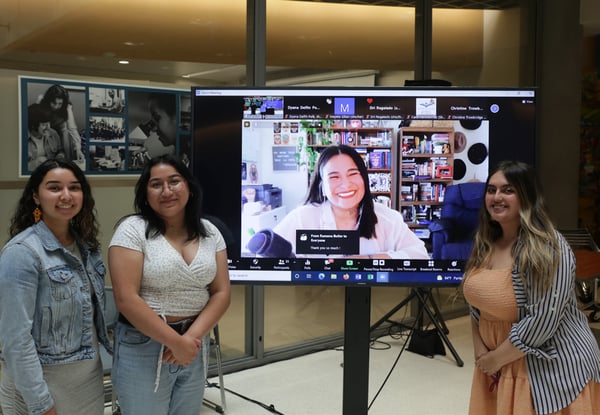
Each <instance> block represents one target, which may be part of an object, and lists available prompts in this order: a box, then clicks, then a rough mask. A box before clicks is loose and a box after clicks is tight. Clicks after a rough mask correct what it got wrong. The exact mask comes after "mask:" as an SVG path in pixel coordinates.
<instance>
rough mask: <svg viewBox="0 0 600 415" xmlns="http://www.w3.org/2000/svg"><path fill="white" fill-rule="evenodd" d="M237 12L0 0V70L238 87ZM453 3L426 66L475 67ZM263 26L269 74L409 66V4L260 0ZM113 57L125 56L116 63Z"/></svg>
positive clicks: (466, 26)
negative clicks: (432, 63)
mask: <svg viewBox="0 0 600 415" xmlns="http://www.w3.org/2000/svg"><path fill="white" fill-rule="evenodd" d="M348 1H350V0H348ZM505 1H506V0H505ZM581 2H582V3H581V16H582V19H581V21H582V24H583V25H584V30H585V33H586V34H588V35H590V34H597V33H600V1H598V0H581ZM354 3H366V2H365V1H363V2H360V1H355V2H354ZM371 3H379V4H383V3H390V1H389V0H387V1H385V0H380V1H379V2H378V1H374V2H371ZM392 3H394V2H392ZM395 3H396V4H400V3H410V2H395ZM445 3H448V4H450V3H453V5H454V6H455V7H456V5H457V4H458V3H463V4H464V3H479V4H480V5H483V4H484V3H486V0H479V1H475V2H473V1H467V0H447V1H446V2H445ZM487 3H490V2H489V1H487ZM491 3H496V4H498V2H491ZM509 3H510V2H509ZM245 9H246V0H222V1H214V0H179V1H169V0H88V1H81V0H53V1H47V0H44V1H40V0H2V1H0V68H10V69H20V70H33V71H43V72H55V73H64V74H78V75H86V76H103V77H115V78H123V79H132V78H135V79H146V80H149V81H157V82H168V83H188V82H193V83H196V84H200V83H206V84H225V83H233V84H243V83H244V82H245V81H244V77H245V72H246V69H245V62H246V56H245V51H246V40H245V37H246V33H245V27H246V14H245ZM453 10H455V9H453ZM453 10H450V9H436V13H438V14H436V15H434V19H435V20H434V22H435V24H434V33H433V40H434V44H435V45H436V50H437V51H438V52H437V53H438V54H439V55H438V56H436V64H440V62H441V63H442V64H443V65H446V66H449V67H452V66H454V67H457V66H459V65H461V66H464V67H468V66H476V65H477V64H478V63H479V62H480V60H481V50H482V40H481V36H480V35H479V36H477V34H478V33H479V34H480V33H481V25H482V18H481V11H480V10H474V9H471V10H468V11H464V13H465V14H464V15H462V16H461V19H460V24H456V23H455V22H456V19H455V18H453V17H451V14H452V13H455V11H453ZM461 13H463V12H461ZM436 16H437V18H436ZM446 16H447V18H446ZM267 33H268V39H267V65H268V68H269V73H270V77H275V76H277V75H276V74H279V75H278V76H280V77H293V76H298V75H301V74H302V75H303V74H310V73H319V72H327V71H340V70H346V69H349V68H352V69H377V70H387V69H406V70H410V69H411V68H412V67H413V64H412V61H413V57H414V49H413V48H414V46H413V45H414V42H413V39H414V9H413V8H411V7H391V6H367V5H359V4H340V3H339V2H338V3H331V2H306V1H286V0H269V2H268V8H267ZM456 44H460V45H461V47H460V48H456V47H455V46H453V45H456ZM357 54H360V56H361V59H362V60H363V61H364V63H363V64H362V67H361V68H356V65H357V63H356V55H357ZM120 59H127V60H129V61H130V63H129V64H128V65H120V64H118V63H117V62H118V60H120ZM288 68H294V69H293V70H292V69H288ZM186 74H187V75H189V74H191V75H192V77H191V78H189V79H191V80H189V79H188V80H186V79H185V78H182V76H184V75H186Z"/></svg>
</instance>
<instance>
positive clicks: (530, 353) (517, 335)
mask: <svg viewBox="0 0 600 415" xmlns="http://www.w3.org/2000/svg"><path fill="white" fill-rule="evenodd" d="M558 241H559V246H560V261H559V265H558V270H557V272H556V274H555V275H554V280H553V284H552V287H551V289H549V290H545V291H543V292H542V291H541V290H537V289H535V287H531V286H528V287H527V289H526V288H525V286H524V285H523V282H522V281H521V278H520V277H519V273H518V270H517V269H514V270H513V272H512V284H513V288H514V291H515V297H516V300H517V309H518V321H517V322H516V323H515V324H513V325H512V328H511V330H510V334H509V339H510V342H511V343H512V344H513V346H515V347H516V348H518V349H519V350H521V351H522V352H524V353H525V354H526V362H527V372H528V375H529V383H530V385H531V395H532V398H533V406H534V408H535V411H536V413H537V414H538V415H546V414H549V413H552V412H556V411H559V410H561V409H564V408H566V407H567V406H569V405H570V404H571V403H572V402H573V400H575V398H576V397H577V395H579V393H581V391H582V390H583V388H584V387H585V385H586V384H587V383H588V382H589V381H590V380H593V381H595V382H598V383H600V351H599V350H598V343H597V341H596V339H595V337H594V335H593V334H592V332H591V330H590V328H589V325H588V322H587V318H586V316H585V315H584V314H583V313H582V312H581V311H580V310H579V308H578V306H577V298H576V296H575V256H574V255H573V252H572V251H571V248H570V247H569V244H568V243H567V241H566V240H565V239H564V238H563V237H562V235H560V234H558ZM471 313H472V315H473V318H475V319H476V320H477V321H479V311H478V310H477V309H475V308H474V307H472V308H471Z"/></svg>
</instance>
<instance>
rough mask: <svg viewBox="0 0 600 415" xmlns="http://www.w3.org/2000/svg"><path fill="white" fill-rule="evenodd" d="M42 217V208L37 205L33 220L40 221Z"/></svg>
mask: <svg viewBox="0 0 600 415" xmlns="http://www.w3.org/2000/svg"><path fill="white" fill-rule="evenodd" d="M41 219H42V210H41V209H40V207H39V206H36V207H35V209H33V222H34V223H38V222H39V221H40V220H41Z"/></svg>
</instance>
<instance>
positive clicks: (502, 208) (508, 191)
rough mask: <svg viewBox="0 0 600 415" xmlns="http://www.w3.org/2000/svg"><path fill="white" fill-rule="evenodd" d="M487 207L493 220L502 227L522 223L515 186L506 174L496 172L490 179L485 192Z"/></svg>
mask: <svg viewBox="0 0 600 415" xmlns="http://www.w3.org/2000/svg"><path fill="white" fill-rule="evenodd" d="M485 207H486V209H487V211H488V213H489V214H490V217H491V218H492V220H494V221H496V222H498V223H500V224H501V225H504V224H508V223H511V222H517V223H519V221H520V211H521V203H520V201H519V196H518V195H517V191H516V189H515V188H514V186H513V185H511V184H510V183H508V180H506V177H505V176H504V173H502V172H501V171H499V172H496V173H494V174H493V175H492V177H490V179H489V181H488V186H487V189H486V191H485Z"/></svg>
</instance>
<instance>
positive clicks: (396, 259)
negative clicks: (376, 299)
mask: <svg viewBox="0 0 600 415" xmlns="http://www.w3.org/2000/svg"><path fill="white" fill-rule="evenodd" d="M534 108H535V91H533V90H513V89H507V90H481V89H456V88H448V89H436V90H434V89H426V90H424V89H410V88H405V89H395V90H391V89H372V88H371V89H352V90H348V89H334V90H330V89H312V90H307V89H269V88H265V89H202V88H197V89H194V100H193V113H194V131H195V137H194V146H195V150H194V154H195V159H194V160H193V162H194V166H199V167H198V168H196V167H195V171H196V173H197V175H198V178H199V179H200V180H201V182H203V187H205V188H206V191H207V194H206V196H205V199H206V200H207V202H208V203H207V208H208V209H207V210H209V213H211V214H213V215H217V216H219V218H220V219H221V220H223V221H224V222H225V223H226V224H228V226H229V230H230V231H231V233H232V234H233V238H234V239H235V242H234V250H233V252H230V267H231V273H232V275H233V279H234V280H235V279H236V278H237V279H239V280H241V281H254V280H255V278H258V279H259V280H261V281H263V282H265V281H266V282H278V283H281V282H283V283H286V282H291V283H294V282H302V283H307V282H308V283H347V284H349V283H359V284H363V283H367V284H369V283H372V284H390V283H392V284H394V283H395V284H405V283H406V284H414V283H417V282H419V283H423V282H426V283H449V284H453V283H458V282H460V279H461V275H462V265H463V264H464V261H465V260H466V258H467V257H468V254H469V251H470V243H471V241H472V236H473V232H474V225H475V224H476V217H477V211H478V210H479V207H480V206H481V201H482V197H483V188H484V186H485V180H486V178H487V175H488V172H489V169H490V167H491V166H493V164H494V163H495V162H497V161H500V160H502V159H505V158H512V159H514V158H518V159H520V160H523V161H526V162H529V163H533V161H534V142H535V110H534ZM227 150H228V151H227ZM216 160H220V161H221V163H219V166H217V164H216V163H215V161H216ZM200 166H202V167H200ZM238 166H239V167H238ZM236 171H237V172H239V175H237V177H235V176H236V173H235V172H236ZM207 177H210V180H207ZM219 177H220V179H219ZM224 187H225V188H227V189H229V190H231V193H226V194H225V193H223V190H224ZM213 189H214V190H213ZM217 189H218V190H217ZM235 189H239V193H238V194H237V195H235ZM211 193H212V197H211ZM216 200H220V202H215V201H216ZM452 216H457V218H456V220H457V221H458V222H457V223H458V225H457V226H455V228H456V229H455V230H454V231H453V232H454V234H453V235H449V234H448V232H450V231H449V230H448V229H445V228H444V226H445V225H446V224H447V222H449V221H450V220H451V219H453V218H451V217H452ZM448 238H454V239H452V240H451V239H448ZM452 244H455V245H452ZM258 274H261V275H262V276H257V275H258ZM236 276H239V278H238V277H236Z"/></svg>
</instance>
